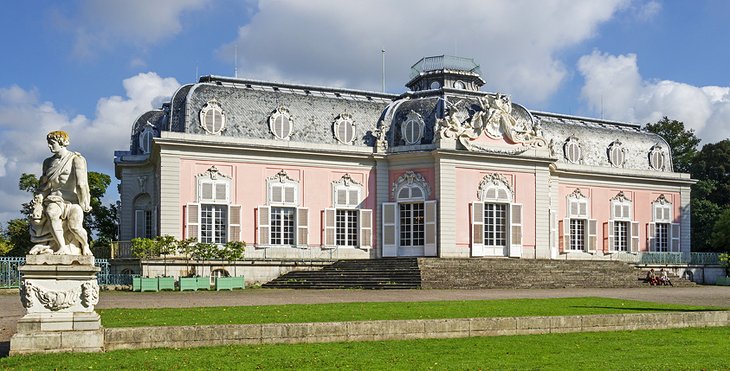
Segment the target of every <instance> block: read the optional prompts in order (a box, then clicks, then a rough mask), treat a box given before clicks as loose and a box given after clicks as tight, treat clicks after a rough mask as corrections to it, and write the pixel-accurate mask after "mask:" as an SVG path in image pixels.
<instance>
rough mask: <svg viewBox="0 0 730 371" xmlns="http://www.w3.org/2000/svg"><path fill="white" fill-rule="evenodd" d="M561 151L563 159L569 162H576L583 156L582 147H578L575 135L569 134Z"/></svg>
mask: <svg viewBox="0 0 730 371" xmlns="http://www.w3.org/2000/svg"><path fill="white" fill-rule="evenodd" d="M563 151H564V152H565V159H566V160H568V162H570V163H573V164H577V163H579V162H580V160H581V159H582V158H583V149H581V148H580V143H579V142H578V138H576V137H573V136H571V137H570V138H568V140H566V141H565V145H563Z"/></svg>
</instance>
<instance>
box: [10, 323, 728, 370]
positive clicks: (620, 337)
mask: <svg viewBox="0 0 730 371" xmlns="http://www.w3.org/2000/svg"><path fill="white" fill-rule="evenodd" d="M728 339H730V327H719V328H696V329H671V330H645V331H620V332H600V333H571V334H546V335H525V336H498V337H476V338H464V339H433V340H403V341H378V342H350V343H327V344H293V345H257V346H221V347H210V348H193V349H152V350H131V351H129V350H124V351H114V352H108V353H99V354H74V355H70V354H49V355H35V356H21V357H11V358H4V359H0V369H24V370H27V369H54V368H55V369H135V370H143V369H145V370H148V369H164V370H172V369H207V370H209V369H244V370H253V369H297V370H302V369H310V370H323V369H346V370H349V369H358V370H428V369H436V370H445V369H458V370H477V369H520V370H523V369H541V370H569V369H580V370H609V369H610V370H636V369H647V370H684V369H694V370H701V369H704V370H730V357H728V354H730V341H728Z"/></svg>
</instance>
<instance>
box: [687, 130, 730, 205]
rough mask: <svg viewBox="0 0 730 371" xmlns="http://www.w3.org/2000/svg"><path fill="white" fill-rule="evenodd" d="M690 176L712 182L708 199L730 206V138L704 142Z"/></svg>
mask: <svg viewBox="0 0 730 371" xmlns="http://www.w3.org/2000/svg"><path fill="white" fill-rule="evenodd" d="M692 177H693V178H696V179H700V180H703V181H710V182H712V183H713V185H714V187H713V189H712V190H711V191H710V192H709V193H708V194H707V195H706V198H707V199H708V200H710V201H712V202H714V203H716V204H718V205H721V206H730V139H725V140H722V141H720V142H717V143H709V144H705V145H704V146H703V147H702V150H700V152H699V153H698V154H697V156H696V157H695V160H694V163H693V164H692Z"/></svg>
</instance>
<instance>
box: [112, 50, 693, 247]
mask: <svg viewBox="0 0 730 371" xmlns="http://www.w3.org/2000/svg"><path fill="white" fill-rule="evenodd" d="M484 84H485V81H484V80H483V78H482V77H481V76H480V70H479V66H478V65H477V64H476V63H475V62H474V61H473V60H472V59H467V58H459V57H452V56H435V57H427V58H423V59H421V60H420V61H418V62H417V63H416V64H414V65H413V67H412V73H411V80H410V81H408V83H406V87H407V88H408V90H407V91H406V92H404V93H403V94H401V95H392V94H385V93H378V92H368V91H359V90H348V89H340V88H330V87H320V86H308V85H296V84H286V83H275V82H265V81H253V80H245V79H235V78H229V77H219V76H204V77H202V78H200V81H199V82H197V83H194V84H188V85H184V86H183V87H181V88H180V89H179V90H177V91H176V92H175V93H174V95H173V96H172V99H171V101H170V102H169V103H166V104H164V105H163V107H162V108H161V109H159V110H154V111H150V112H147V113H145V114H143V115H142V116H140V117H139V118H138V119H137V120H136V121H135V122H134V124H133V126H132V131H131V143H130V148H129V150H128V151H117V152H116V153H115V160H114V161H115V166H116V177H117V178H118V179H119V180H120V181H121V185H120V188H119V189H120V193H121V208H120V210H119V212H120V240H130V239H132V238H134V237H151V236H155V235H172V236H175V237H177V238H188V237H195V238H197V240H198V241H202V242H209V243H215V244H222V243H225V242H226V241H230V240H240V241H245V242H246V243H247V248H246V258H247V259H257V258H266V259H302V258H307V259H312V258H327V259H332V258H337V259H377V258H384V257H400V256H425V257H442V258H452V257H459V258H466V257H474V258H479V257H511V258H521V259H597V260H598V259H616V258H617V257H619V256H624V257H628V258H630V257H631V256H640V254H642V253H645V252H689V249H690V212H689V205H690V202H689V201H690V185H691V184H692V180H691V179H690V177H689V175H688V174H680V173H675V172H673V171H672V159H671V149H670V148H669V147H668V145H667V143H666V142H665V141H664V140H663V139H662V138H660V137H659V136H657V135H654V134H651V133H649V132H646V131H644V130H642V129H641V128H640V126H639V125H635V124H630V123H624V122H615V121H606V120H598V119H591V118H584V117H575V116H567V115H561V114H555V113H547V112H536V111H530V110H528V109H526V108H525V107H523V106H521V105H519V104H517V103H514V102H511V100H510V97H509V96H508V95H504V94H498V93H497V94H495V93H488V92H483V91H480V90H479V89H480V87H481V86H482V85H484Z"/></svg>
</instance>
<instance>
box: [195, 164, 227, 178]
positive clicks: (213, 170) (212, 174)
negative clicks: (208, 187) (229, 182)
mask: <svg viewBox="0 0 730 371" xmlns="http://www.w3.org/2000/svg"><path fill="white" fill-rule="evenodd" d="M198 178H203V179H210V180H218V179H231V177H230V176H228V175H226V174H223V173H221V172H220V170H218V168H217V167H215V165H213V166H211V167H209V168H208V170H206V171H205V172H204V173H201V174H198Z"/></svg>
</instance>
